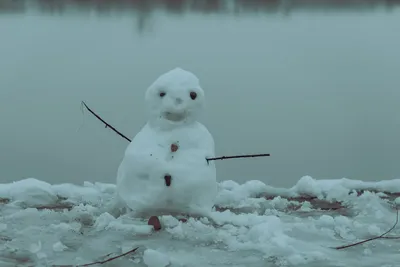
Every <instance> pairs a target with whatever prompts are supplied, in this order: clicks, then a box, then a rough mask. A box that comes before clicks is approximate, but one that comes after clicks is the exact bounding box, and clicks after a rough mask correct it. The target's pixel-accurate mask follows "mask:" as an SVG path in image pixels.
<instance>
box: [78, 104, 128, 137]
mask: <svg viewBox="0 0 400 267" xmlns="http://www.w3.org/2000/svg"><path fill="white" fill-rule="evenodd" d="M82 104H83V105H84V106H85V108H86V109H87V110H88V111H89V112H90V113H92V114H93V115H94V116H95V117H96V118H97V119H99V120H100V121H101V122H102V123H104V124H105V125H106V128H107V127H108V128H110V129H111V130H113V131H114V132H116V133H117V134H118V135H119V136H121V137H122V138H124V139H126V140H128V142H131V139H129V138H128V137H126V136H125V135H123V134H122V133H121V132H120V131H118V130H117V129H115V128H114V127H113V126H111V125H110V124H109V123H107V122H106V121H105V120H103V119H102V118H101V117H100V116H99V115H97V114H96V113H95V112H94V111H93V110H91V109H90V108H89V107H88V106H87V105H86V103H85V102H84V101H82Z"/></svg>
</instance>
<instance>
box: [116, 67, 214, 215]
mask: <svg viewBox="0 0 400 267" xmlns="http://www.w3.org/2000/svg"><path fill="white" fill-rule="evenodd" d="M145 100H146V105H147V109H148V116H149V117H148V121H147V123H146V124H145V125H144V126H143V128H142V129H141V130H140V131H139V132H138V133H137V134H136V136H135V137H134V138H133V140H132V142H131V143H130V144H129V146H128V147H127V149H126V151H125V154H124V158H123V160H122V162H121V164H120V166H119V168H118V173H117V195H118V198H119V199H120V200H121V201H122V202H123V203H124V204H125V205H126V206H127V207H129V208H130V209H131V210H132V211H133V213H134V215H135V216H137V217H144V218H146V217H147V218H148V217H151V218H153V217H154V216H161V215H173V216H191V217H202V216H207V217H208V216H209V214H210V212H211V210H212V207H213V205H214V200H215V198H216V195H217V181H216V169H215V165H214V162H213V161H209V162H208V161H207V158H212V157H214V155H215V152H214V150H215V149H214V139H213V137H212V135H211V134H210V132H209V131H208V130H207V128H206V127H205V126H204V125H203V124H201V123H200V122H198V117H199V115H200V113H201V111H202V110H203V109H204V91H203V89H202V88H201V86H200V83H199V79H198V78H197V77H196V76H195V75H194V74H193V73H191V72H189V71H186V70H183V69H181V68H175V69H173V70H170V71H168V72H167V73H165V74H163V75H161V76H160V77H159V78H158V79H157V80H156V81H154V82H153V84H151V85H150V87H149V88H148V89H147V91H146V94H145Z"/></svg>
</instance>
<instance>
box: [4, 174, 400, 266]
mask: <svg viewBox="0 0 400 267" xmlns="http://www.w3.org/2000/svg"><path fill="white" fill-rule="evenodd" d="M355 189H357V190H360V189H364V190H365V191H364V192H362V193H356V192H355V191H354V190H355ZM399 189H400V180H390V181H381V182H362V181H355V180H349V179H339V180H315V179H313V178H311V177H309V176H306V177H302V178H301V179H300V180H299V181H298V183H297V184H296V185H294V186H293V187H292V188H287V189H285V188H274V187H271V186H268V185H266V184H264V183H262V182H260V181H248V182H246V183H244V184H238V183H236V182H234V181H222V182H220V183H218V195H217V198H216V203H215V205H216V207H218V208H216V207H215V208H213V210H212V212H211V213H210V215H209V216H208V217H200V218H189V220H188V221H187V222H181V221H179V220H178V218H176V217H174V216H171V215H164V216H160V220H161V223H162V226H163V228H162V230H161V231H158V232H156V231H154V230H153V228H152V226H149V225H147V220H146V219H142V218H136V217H133V216H132V214H131V213H130V212H129V210H128V211H119V212H116V209H115V204H114V203H115V198H116V186H115V185H114V184H104V183H94V184H93V183H89V182H85V183H83V185H81V186H79V185H73V184H58V185H51V184H48V183H46V182H43V181H40V180H37V179H33V178H29V179H24V180H20V181H17V182H14V183H10V184H0V213H1V217H0V266H51V265H56V266H57V265H58V266H59V265H68V264H69V265H74V264H86V263H90V262H93V261H101V260H104V259H106V258H110V257H112V256H116V255H118V254H122V253H124V252H127V251H130V250H131V249H133V248H136V247H139V248H138V250H137V251H135V252H134V253H131V254H128V255H127V256H124V257H121V258H119V259H116V260H114V261H111V262H109V263H108V265H106V266H149V267H156V266H160V267H163V266H324V267H326V266H371V267H376V266H386V267H389V266H391V267H394V266H400V240H395V239H378V240H374V241H371V242H368V243H365V244H362V245H359V246H355V247H351V248H348V249H343V250H335V249H333V247H336V246H342V245H346V244H350V243H354V242H357V241H360V240H363V239H366V238H370V237H373V236H377V235H380V234H382V233H384V232H385V231H387V230H388V229H390V228H391V227H392V226H393V224H394V222H395V219H396V209H395V208H396V205H397V206H399V205H400V198H399V197H398V198H394V199H390V198H385V194H386V195H387V194H389V193H390V192H399V191H400V190H399ZM378 191H379V192H378ZM382 192H384V193H382ZM305 194H306V195H307V196H312V197H317V198H318V199H320V200H330V199H335V201H341V202H342V203H345V204H346V206H347V209H348V210H350V211H351V212H349V215H346V216H344V215H342V214H340V213H338V212H336V211H329V210H318V208H315V207H313V206H312V205H311V204H310V202H308V203H307V201H305V202H303V203H301V205H300V208H299V209H297V210H293V209H290V208H289V207H290V206H291V205H296V203H298V199H297V200H296V199H295V197H297V196H304V195H305ZM46 207H47V208H50V209H46ZM389 236H400V227H396V228H395V229H394V230H393V231H392V232H391V233H390V234H389ZM110 253H111V254H110ZM16 263H19V265H16ZM134 263H136V265H134Z"/></svg>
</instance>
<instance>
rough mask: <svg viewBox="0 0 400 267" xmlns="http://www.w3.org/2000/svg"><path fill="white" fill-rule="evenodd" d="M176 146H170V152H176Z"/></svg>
mask: <svg viewBox="0 0 400 267" xmlns="http://www.w3.org/2000/svg"><path fill="white" fill-rule="evenodd" d="M178 148H179V147H178V145H177V144H172V145H171V152H176V151H177V150H178Z"/></svg>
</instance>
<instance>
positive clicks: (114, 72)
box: [0, 0, 400, 187]
mask: <svg viewBox="0 0 400 267" xmlns="http://www.w3.org/2000/svg"><path fill="white" fill-rule="evenodd" d="M399 4H400V1H301V0H297V1H296V0H292V1H291V0H282V1H281V0H275V1H261V0H259V1H249V0H242V1H234V0H231V1H183V0H181V1H172V0H171V1H161V0H158V1H143V0H142V1H133V0H130V1H128V0H125V1H123V0H121V1H77V0H76V1H72V0H70V1H67V0H54V1H49V0H47V1H44V0H43V1H39V0H32V1H10V0H6V1H5V0H2V1H1V3H0V183H6V182H11V181H16V180H20V179H23V178H27V177H34V178H37V179H40V180H45V181H48V182H50V183H64V182H72V183H77V184H82V183H83V181H91V182H96V181H99V182H107V183H115V179H116V172H117V168H118V165H119V163H120V161H121V159H122V156H123V153H124V150H125V148H126V146H127V145H128V143H127V141H126V140H124V139H122V138H120V137H119V136H118V135H116V134H115V133H114V132H112V131H111V130H110V129H105V128H104V125H103V124H102V123H100V122H99V121H98V120H97V119H96V118H94V117H93V116H92V115H90V114H89V113H88V112H87V111H85V112H84V114H83V113H82V110H81V101H82V100H85V101H86V103H87V104H88V105H89V106H90V107H91V108H92V109H94V110H95V111H96V112H97V113H98V114H99V115H100V116H102V117H103V118H104V119H105V120H106V121H108V122H109V123H110V124H111V125H113V126H115V127H116V128H117V129H119V130H120V131H121V132H123V133H124V134H125V135H127V136H129V137H133V136H134V135H135V134H136V133H137V132H138V131H139V130H140V128H141V127H142V126H143V124H144V123H145V122H146V119H147V118H146V114H145V113H144V111H145V109H144V92H145V90H146V88H147V87H148V86H149V85H150V84H151V83H152V82H153V81H154V80H155V79H156V78H157V77H158V76H159V75H161V74H162V73H164V72H166V71H168V70H170V69H172V68H175V67H182V68H184V69H187V70H189V71H192V72H193V73H195V74H196V75H197V76H198V77H199V79H200V82H201V85H202V87H203V88H204V90H205V93H206V101H207V103H206V112H205V113H204V116H203V117H202V122H203V123H204V124H205V125H206V126H207V127H208V129H209V131H210V132H211V133H212V134H213V136H214V139H215V143H216V152H217V156H224V155H225V156H227V155H237V154H249V153H271V157H269V158H258V159H236V160H226V161H219V162H217V173H218V180H219V181H221V180H230V179H232V180H235V181H238V182H244V181H246V180H254V179H257V180H261V181H263V182H265V183H268V184H270V185H272V186H285V187H289V186H292V185H293V184H294V183H296V181H297V180H298V179H299V178H301V177H302V176H304V175H310V176H312V177H314V178H316V179H340V178H343V177H346V178H351V179H361V180H365V181H372V180H385V179H394V178H400V164H399V151H400V141H399V136H400V105H399V99H400V71H399V70H400V52H399V48H400V5H399Z"/></svg>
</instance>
